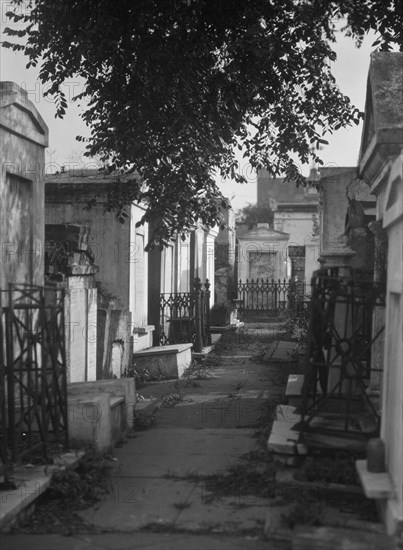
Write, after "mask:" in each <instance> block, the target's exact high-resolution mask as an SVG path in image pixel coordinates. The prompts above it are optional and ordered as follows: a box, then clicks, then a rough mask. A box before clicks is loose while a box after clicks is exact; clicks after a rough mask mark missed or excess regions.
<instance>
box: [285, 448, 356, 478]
mask: <svg viewBox="0 0 403 550" xmlns="http://www.w3.org/2000/svg"><path fill="white" fill-rule="evenodd" d="M359 458H364V453H352V452H345V451H340V452H337V453H331V454H329V453H327V454H325V453H322V454H321V455H319V456H308V457H306V459H305V461H304V463H303V465H302V467H301V468H300V470H298V471H297V472H295V474H294V478H295V479H296V480H302V481H310V482H314V481H317V482H320V481H322V482H326V483H339V484H343V485H355V486H360V480H359V478H358V474H357V471H356V468H355V461H356V460H357V459H359Z"/></svg>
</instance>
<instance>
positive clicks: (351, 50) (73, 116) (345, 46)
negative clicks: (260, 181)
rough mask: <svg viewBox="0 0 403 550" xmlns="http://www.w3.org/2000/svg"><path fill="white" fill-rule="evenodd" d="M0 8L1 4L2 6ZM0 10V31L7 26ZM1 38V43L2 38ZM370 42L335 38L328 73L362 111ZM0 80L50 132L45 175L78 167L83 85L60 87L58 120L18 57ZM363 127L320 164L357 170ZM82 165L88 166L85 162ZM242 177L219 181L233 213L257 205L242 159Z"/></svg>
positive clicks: (7, 63) (340, 137) (343, 133)
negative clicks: (78, 97) (62, 110)
mask: <svg viewBox="0 0 403 550" xmlns="http://www.w3.org/2000/svg"><path fill="white" fill-rule="evenodd" d="M1 5H2V8H3V7H4V6H5V5H6V3H5V2H4V1H1ZM4 13H5V11H4V9H2V22H1V27H2V28H4V26H5V25H7V24H8V23H7V21H6V20H5V17H4ZM2 39H3V38H2ZM373 41H374V37H373V36H371V37H368V38H367V39H366V40H365V41H364V44H363V45H362V47H361V48H360V49H357V48H356V47H355V45H354V43H353V41H352V40H351V39H349V38H344V37H343V36H342V35H340V38H339V41H338V43H337V44H336V45H334V48H335V50H336V53H337V61H336V62H335V63H334V67H333V73H334V76H335V77H336V80H337V82H338V84H339V86H340V88H341V90H342V92H343V93H344V94H345V95H348V96H349V97H350V99H351V100H352V102H353V104H354V105H355V106H357V107H358V108H360V109H361V110H364V105H365V92H366V82H367V74H368V67H369V58H370V52H371V48H370V46H371V44H372V42H373ZM0 56H1V58H0V61H1V80H2V81H7V80H11V81H13V82H15V83H17V84H18V85H19V86H21V87H23V88H24V89H26V90H27V91H28V94H29V99H30V100H31V101H33V102H34V103H35V105H36V107H37V109H38V110H39V112H40V114H41V115H42V117H43V118H44V120H45V122H46V123H47V125H48V127H49V134H50V145H49V148H48V151H47V155H46V162H47V171H48V172H50V171H51V172H54V171H55V169H57V168H58V167H60V166H61V165H63V164H65V165H70V166H73V164H74V163H80V162H82V153H83V152H84V146H83V145H82V144H81V143H79V142H77V141H76V139H75V136H76V135H78V134H80V135H88V134H89V132H88V129H87V128H86V126H85V124H84V123H83V121H82V120H81V118H80V108H79V107H78V105H77V104H75V103H73V102H71V101H69V99H70V98H71V97H73V95H75V94H77V93H78V92H79V91H80V88H81V86H82V84H81V83H80V81H79V80H76V81H69V82H68V83H67V84H66V85H65V89H64V91H65V93H66V95H67V98H68V109H67V113H66V115H65V117H64V119H63V120H60V119H56V118H55V116H54V115H55V106H54V104H53V103H52V100H51V98H49V97H44V95H43V92H44V88H43V87H42V84H41V83H40V81H39V79H38V73H39V69H38V68H36V69H34V68H31V69H29V70H27V69H26V68H25V65H26V59H25V57H24V55H23V54H22V53H20V52H11V51H10V50H8V49H4V48H0ZM361 129H362V125H360V126H355V127H354V128H349V129H344V130H343V129H341V130H339V131H338V132H337V133H335V134H333V136H328V137H327V138H326V139H327V140H328V141H329V145H327V146H326V147H325V148H324V149H323V150H322V151H321V156H322V159H323V161H324V162H325V164H332V165H336V166H356V164H357V160H358V153H359V147H360V140H361ZM85 162H88V163H89V162H91V161H89V160H86V161H85ZM241 167H242V172H243V173H244V174H245V175H247V178H248V180H249V183H248V184H245V185H240V184H235V183H233V182H221V181H220V182H219V184H220V187H221V189H222V190H223V192H224V194H225V195H226V196H227V197H230V198H231V199H232V200H231V202H232V204H233V207H234V208H235V209H237V208H241V207H243V206H245V205H246V204H247V203H255V202H256V177H255V174H254V172H253V170H251V169H250V167H249V166H248V163H247V160H246V159H242V160H241ZM302 169H303V173H304V174H305V175H307V174H308V171H309V169H308V167H302Z"/></svg>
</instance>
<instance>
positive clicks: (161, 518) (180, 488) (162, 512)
mask: <svg viewBox="0 0 403 550" xmlns="http://www.w3.org/2000/svg"><path fill="white" fill-rule="evenodd" d="M193 486H194V484H193V483H191V482H189V481H185V480H173V479H164V478H162V477H151V476H150V477H132V476H130V477H120V478H118V479H117V478H114V480H113V491H112V492H111V494H110V495H108V496H107V497H106V498H105V499H103V501H102V503H100V504H99V505H98V506H96V507H93V508H89V509H87V510H83V511H80V512H79V513H78V514H79V516H80V517H81V518H82V519H83V520H84V521H86V522H88V523H90V524H91V525H94V526H95V527H97V528H99V529H113V530H116V531H120V532H125V531H126V532H128V531H137V530H138V529H142V528H144V527H146V526H147V525H159V526H160V527H164V526H165V527H169V526H172V525H175V523H176V520H177V519H178V516H179V514H180V510H179V509H178V507H177V506H180V505H181V504H182V503H183V502H186V501H187V499H188V498H189V496H190V494H191V493H192V491H193Z"/></svg>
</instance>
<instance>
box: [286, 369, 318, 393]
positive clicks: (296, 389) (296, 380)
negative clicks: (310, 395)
mask: <svg viewBox="0 0 403 550" xmlns="http://www.w3.org/2000/svg"><path fill="white" fill-rule="evenodd" d="M304 378H305V375H304V374H290V376H289V377H288V381H287V388H286V390H285V395H286V397H300V396H301V395H302V388H303V385H304ZM316 393H317V395H322V393H323V392H322V388H321V387H320V384H319V382H318V384H317V387H316Z"/></svg>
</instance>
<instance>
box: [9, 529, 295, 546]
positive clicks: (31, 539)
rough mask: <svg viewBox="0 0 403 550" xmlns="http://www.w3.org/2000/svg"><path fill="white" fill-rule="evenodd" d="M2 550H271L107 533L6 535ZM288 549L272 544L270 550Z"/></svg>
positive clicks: (199, 538) (221, 541)
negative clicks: (65, 535)
mask: <svg viewBox="0 0 403 550" xmlns="http://www.w3.org/2000/svg"><path fill="white" fill-rule="evenodd" d="M0 544H1V547H2V548H4V549H7V550H55V549H57V550H108V549H112V548H114V549H116V550H267V549H268V546H267V541H266V540H258V539H256V538H254V537H243V536H242V537H240V536H239V537H230V536H225V535H218V534H211V535H204V534H203V535H201V534H195V535H193V534H191V533H147V532H141V531H140V532H139V531H137V532H134V533H116V534H110V533H103V534H85V535H84V534H83V535H73V536H67V537H64V536H61V535H4V534H0ZM283 548H285V547H284V546H283V545H281V544H280V543H279V544H278V545H277V544H272V543H270V550H282V549H283Z"/></svg>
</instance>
